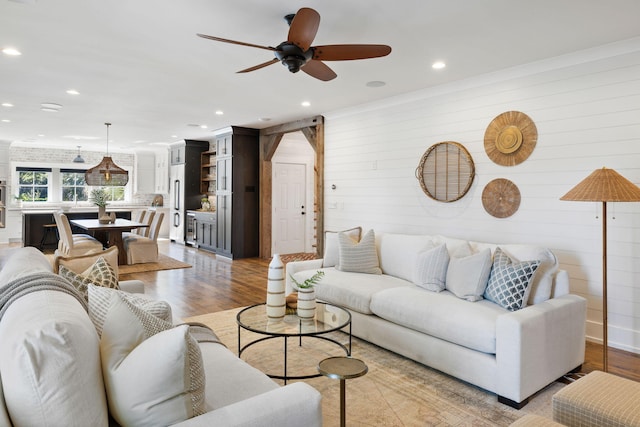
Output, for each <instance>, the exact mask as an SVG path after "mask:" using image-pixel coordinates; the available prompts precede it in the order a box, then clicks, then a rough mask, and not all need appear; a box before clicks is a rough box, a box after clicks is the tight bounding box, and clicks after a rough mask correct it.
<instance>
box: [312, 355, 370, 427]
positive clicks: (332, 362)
mask: <svg viewBox="0 0 640 427" xmlns="http://www.w3.org/2000/svg"><path fill="white" fill-rule="evenodd" d="M368 370H369V368H368V367H367V365H366V364H365V363H364V362H363V361H362V360H360V359H354V358H353V357H344V356H337V357H329V358H327V359H324V360H323V361H321V362H320V363H319V364H318V371H319V372H320V373H321V374H322V375H324V376H325V377H328V378H332V379H334V380H340V426H341V427H344V426H346V411H345V403H346V399H345V394H346V393H345V380H348V379H351V378H358V377H361V376H363V375H364V374H366V373H367V371H368Z"/></svg>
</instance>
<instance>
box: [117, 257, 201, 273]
mask: <svg viewBox="0 0 640 427" xmlns="http://www.w3.org/2000/svg"><path fill="white" fill-rule="evenodd" d="M190 267H191V264H187V263H186V262H182V261H178V260H177V259H175V258H171V257H169V256H167V255H163V254H158V261H156V262H145V263H143V264H133V265H119V266H118V272H119V274H131V273H144V272H147V271H159V270H174V269H177V268H190Z"/></svg>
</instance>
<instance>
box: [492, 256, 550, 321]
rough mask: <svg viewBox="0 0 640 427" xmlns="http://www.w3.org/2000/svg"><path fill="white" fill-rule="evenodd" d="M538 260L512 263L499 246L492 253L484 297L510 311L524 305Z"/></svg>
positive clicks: (538, 263) (538, 264)
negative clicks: (491, 262)
mask: <svg viewBox="0 0 640 427" xmlns="http://www.w3.org/2000/svg"><path fill="white" fill-rule="evenodd" d="M538 266H540V261H537V260H536V261H522V262H517V263H514V262H513V260H512V259H511V258H509V256H508V255H507V254H505V253H504V252H502V249H500V248H499V247H498V248H496V251H495V253H494V255H493V267H492V268H491V275H490V276H489V283H488V284H487V289H486V290H485V291H484V297H485V298H486V299H488V300H489V301H493V302H495V303H496V304H499V305H501V306H502V307H504V308H506V309H507V310H510V311H516V310H520V309H521V308H522V307H524V306H525V304H526V302H527V300H528V298H529V292H531V283H532V279H533V276H534V274H535V272H536V270H537V269H538Z"/></svg>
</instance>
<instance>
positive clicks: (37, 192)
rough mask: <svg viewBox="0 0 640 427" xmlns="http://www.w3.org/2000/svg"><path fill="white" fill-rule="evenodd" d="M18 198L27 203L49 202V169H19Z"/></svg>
mask: <svg viewBox="0 0 640 427" xmlns="http://www.w3.org/2000/svg"><path fill="white" fill-rule="evenodd" d="M16 170H17V171H18V197H19V198H20V200H22V201H25V202H46V201H48V200H49V178H50V175H51V169H49V168H17V169H16Z"/></svg>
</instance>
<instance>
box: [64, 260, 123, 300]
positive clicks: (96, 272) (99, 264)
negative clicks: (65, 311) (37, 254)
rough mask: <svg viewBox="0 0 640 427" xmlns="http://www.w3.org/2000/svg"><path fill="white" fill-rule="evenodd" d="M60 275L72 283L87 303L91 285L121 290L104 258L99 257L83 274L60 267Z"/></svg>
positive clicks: (114, 274) (116, 277) (114, 273)
mask: <svg viewBox="0 0 640 427" xmlns="http://www.w3.org/2000/svg"><path fill="white" fill-rule="evenodd" d="M58 274H59V275H60V276H62V277H64V278H65V279H67V280H68V281H69V282H71V284H72V285H73V286H74V287H75V288H76V289H77V290H78V291H79V292H80V293H81V294H82V296H83V297H84V299H85V300H86V301H88V300H89V297H88V294H87V287H88V285H89V284H94V285H97V286H104V287H106V288H111V289H119V287H118V276H117V275H116V272H115V271H114V269H113V268H112V267H111V266H110V265H109V263H108V262H107V261H106V260H105V259H104V258H103V257H99V258H98V259H97V260H96V262H95V263H94V264H93V265H92V266H91V267H89V268H88V269H87V270H85V271H84V272H83V273H81V274H78V273H75V272H73V271H71V270H70V269H68V268H67V267H66V266H64V265H61V266H60V270H59V272H58Z"/></svg>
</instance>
